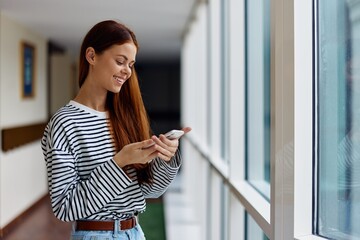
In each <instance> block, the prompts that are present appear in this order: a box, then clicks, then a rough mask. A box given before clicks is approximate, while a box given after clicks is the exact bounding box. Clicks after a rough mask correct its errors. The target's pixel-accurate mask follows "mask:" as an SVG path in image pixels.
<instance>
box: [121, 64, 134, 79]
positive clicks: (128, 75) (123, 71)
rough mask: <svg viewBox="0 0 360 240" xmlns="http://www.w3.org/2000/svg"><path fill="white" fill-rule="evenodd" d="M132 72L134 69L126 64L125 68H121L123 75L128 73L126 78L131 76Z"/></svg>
mask: <svg viewBox="0 0 360 240" xmlns="http://www.w3.org/2000/svg"><path fill="white" fill-rule="evenodd" d="M131 72H132V70H131V67H129V66H125V67H124V68H122V69H121V73H122V74H123V75H126V78H129V77H130V76H131Z"/></svg>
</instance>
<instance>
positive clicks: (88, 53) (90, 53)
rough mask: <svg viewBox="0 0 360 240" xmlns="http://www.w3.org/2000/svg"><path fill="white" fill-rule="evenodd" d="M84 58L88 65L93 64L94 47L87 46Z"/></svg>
mask: <svg viewBox="0 0 360 240" xmlns="http://www.w3.org/2000/svg"><path fill="white" fill-rule="evenodd" d="M85 58H86V60H87V61H88V62H89V64H90V65H93V64H94V63H95V49H94V48H92V47H88V48H87V49H86V52H85Z"/></svg>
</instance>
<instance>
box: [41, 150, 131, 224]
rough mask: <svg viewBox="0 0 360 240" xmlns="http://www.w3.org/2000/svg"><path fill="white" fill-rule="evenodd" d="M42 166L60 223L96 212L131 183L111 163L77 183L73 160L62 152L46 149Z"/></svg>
mask: <svg viewBox="0 0 360 240" xmlns="http://www.w3.org/2000/svg"><path fill="white" fill-rule="evenodd" d="M46 162H47V164H46V166H47V174H48V182H49V192H50V197H51V204H52V208H53V212H54V214H55V216H56V217H57V218H59V219H60V220H63V221H74V220H77V219H81V218H84V217H86V216H89V215H91V214H93V213H95V212H97V211H98V210H99V209H101V208H103V207H104V205H105V204H107V203H109V202H110V201H112V200H113V199H114V198H115V197H116V196H118V195H119V194H120V193H121V192H122V191H123V190H124V189H125V188H126V187H127V186H128V185H129V184H130V183H131V180H130V179H129V178H128V177H127V176H126V174H125V173H124V172H123V171H122V170H121V168H119V167H118V166H117V165H116V163H115V162H114V161H113V160H108V161H106V162H105V163H103V164H101V165H99V166H98V167H96V168H95V169H94V170H92V171H91V173H90V175H89V177H88V178H87V179H80V177H79V175H78V174H77V171H76V164H75V160H74V157H73V156H72V155H71V154H69V153H67V152H65V151H63V150H59V149H49V151H48V153H47V156H46Z"/></svg>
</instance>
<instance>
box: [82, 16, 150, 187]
mask: <svg viewBox="0 0 360 240" xmlns="http://www.w3.org/2000/svg"><path fill="white" fill-rule="evenodd" d="M128 42H132V43H134V45H135V46H136V48H137V49H138V48H139V46H138V43H137V40H136V37H135V34H134V33H133V32H132V31H131V30H130V29H129V28H127V27H126V26H125V25H123V24H121V23H118V22H116V21H112V20H107V21H103V22H100V23H98V24H96V25H95V26H94V27H92V28H91V29H90V31H89V32H88V33H87V35H86V36H85V38H84V40H83V43H82V45H81V50H80V61H79V86H80V87H81V86H82V84H83V83H84V81H85V79H86V77H87V75H88V72H89V63H88V61H87V60H86V57H85V55H86V49H87V48H88V47H92V48H94V50H95V53H96V54H101V53H102V52H103V51H105V50H106V49H108V48H110V47H111V46H113V45H114V44H118V45H121V44H124V43H128ZM106 109H107V110H108V111H109V116H110V128H111V130H112V131H111V132H112V136H113V138H114V140H115V148H116V150H117V151H120V150H121V149H122V148H123V147H124V146H125V145H127V144H129V143H133V142H139V141H143V140H145V139H149V138H150V136H151V130H150V124H149V119H148V115H147V113H146V110H145V107H144V103H143V100H142V96H141V92H140V87H139V82H138V78H137V74H136V71H135V67H134V66H133V67H132V74H131V76H130V78H129V79H128V80H127V81H126V82H125V83H124V85H123V86H122V87H121V91H120V92H119V93H112V92H108V94H107V99H106ZM131 166H132V167H134V168H135V169H136V171H137V177H138V180H139V182H140V183H142V182H151V180H152V176H151V174H150V168H149V165H148V164H133V165H131ZM129 167H130V166H129Z"/></svg>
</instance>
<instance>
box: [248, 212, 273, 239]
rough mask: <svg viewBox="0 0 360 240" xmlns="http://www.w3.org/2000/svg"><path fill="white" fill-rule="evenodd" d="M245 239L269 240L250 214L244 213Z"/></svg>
mask: <svg viewBox="0 0 360 240" xmlns="http://www.w3.org/2000/svg"><path fill="white" fill-rule="evenodd" d="M245 224H246V230H245V239H246V240H269V238H268V237H267V236H266V235H265V234H264V232H263V231H262V230H261V228H260V227H259V225H258V224H257V223H256V222H255V220H254V219H253V218H252V217H251V215H250V214H248V213H246V214H245Z"/></svg>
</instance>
